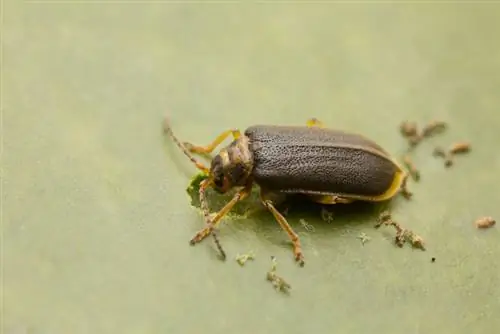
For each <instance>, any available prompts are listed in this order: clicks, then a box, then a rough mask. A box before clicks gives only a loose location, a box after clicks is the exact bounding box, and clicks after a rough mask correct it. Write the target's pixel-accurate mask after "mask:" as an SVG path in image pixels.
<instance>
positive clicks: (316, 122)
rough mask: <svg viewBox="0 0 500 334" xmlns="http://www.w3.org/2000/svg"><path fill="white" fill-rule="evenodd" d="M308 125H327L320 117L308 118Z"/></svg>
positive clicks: (321, 126) (319, 126)
mask: <svg viewBox="0 0 500 334" xmlns="http://www.w3.org/2000/svg"><path fill="white" fill-rule="evenodd" d="M307 126H308V127H310V128H312V127H316V128H323V127H325V125H324V124H323V122H321V121H320V120H319V119H317V118H310V119H308V120H307Z"/></svg>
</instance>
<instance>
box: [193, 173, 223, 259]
mask: <svg viewBox="0 0 500 334" xmlns="http://www.w3.org/2000/svg"><path fill="white" fill-rule="evenodd" d="M211 183H212V181H211V180H210V179H205V180H203V181H201V184H200V190H199V195H200V204H201V210H202V211H203V216H204V218H205V222H206V223H207V224H209V223H210V210H209V209H208V203H207V197H206V193H205V191H206V190H207V188H208V187H209V186H210V184H211ZM211 234H212V237H213V239H214V242H215V246H217V249H218V250H219V253H220V255H221V257H222V259H223V260H225V259H226V252H225V251H224V249H223V248H222V245H221V243H220V241H219V238H218V237H217V234H216V233H215V231H212V233H211Z"/></svg>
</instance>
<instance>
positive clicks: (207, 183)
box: [164, 117, 411, 266]
mask: <svg viewBox="0 0 500 334" xmlns="http://www.w3.org/2000/svg"><path fill="white" fill-rule="evenodd" d="M164 130H165V132H166V133H167V134H169V135H170V137H171V138H172V139H173V141H174V142H175V143H176V144H177V146H178V147H179V148H180V149H181V150H182V151H183V153H184V154H185V155H186V156H187V157H188V158H189V159H190V160H191V161H192V162H193V163H194V164H195V165H196V167H197V168H198V169H199V170H201V171H202V172H204V173H205V174H206V175H208V178H207V179H205V180H204V181H202V183H201V184H200V192H199V194H200V203H201V207H202V209H203V212H204V217H205V220H206V223H207V225H206V227H205V228H203V229H201V230H200V231H199V232H198V233H197V234H196V235H195V236H194V237H193V238H192V239H191V241H190V243H191V245H194V244H196V243H199V242H200V241H202V240H203V239H205V238H206V237H207V236H208V235H210V234H211V233H212V232H213V231H214V229H215V227H216V226H217V225H218V224H219V222H220V221H221V218H222V217H223V216H224V215H225V214H227V213H228V212H229V211H230V210H231V208H232V207H233V206H234V205H235V204H236V203H237V202H238V201H241V200H243V199H245V198H246V197H247V196H248V195H249V194H250V192H251V189H252V186H253V184H254V183H256V184H257V185H259V187H260V198H261V201H262V204H263V205H264V206H265V207H266V208H267V209H268V210H269V211H270V212H271V213H272V215H273V216H274V218H275V219H276V221H277V222H278V223H279V225H280V226H281V228H282V229H283V230H284V231H285V232H286V233H287V234H288V236H289V237H290V239H291V242H292V245H293V252H294V255H295V260H296V261H297V262H298V263H299V264H300V265H301V266H302V265H304V256H303V254H302V248H301V243H300V240H299V237H298V235H297V233H295V231H294V230H293V229H292V228H291V226H290V225H289V224H288V222H287V221H286V219H285V218H284V217H283V215H282V214H281V213H280V212H279V211H278V210H277V209H276V207H275V203H273V201H272V200H271V199H270V197H271V196H269V195H271V194H280V195H284V196H286V195H290V194H304V195H306V196H308V197H309V198H310V199H311V200H312V201H314V202H317V203H321V204H336V203H344V204H347V203H351V202H353V201H370V202H380V201H386V200H389V199H391V198H392V197H394V196H395V195H396V194H397V193H398V192H399V191H400V190H401V191H403V192H406V193H407V194H411V193H409V192H408V191H407V190H406V180H407V178H408V173H407V172H406V171H405V170H404V169H403V168H402V167H401V165H400V164H399V163H398V162H397V161H396V160H395V159H393V158H392V157H391V156H390V155H389V154H388V153H387V151H385V150H384V149H383V148H382V147H380V146H379V145H378V144H376V143H375V142H373V141H371V140H369V139H367V138H365V137H363V136H361V135H358V134H354V133H348V132H344V131H340V130H334V129H328V128H325V127H324V126H323V124H322V123H321V122H320V121H319V120H317V119H315V118H313V119H310V120H309V121H307V124H306V125H304V126H274V125H255V126H251V127H249V128H247V129H246V130H245V132H244V133H243V134H242V133H241V132H240V130H238V129H232V130H227V131H224V132H223V133H221V134H220V135H219V136H218V137H217V138H216V139H215V140H214V141H213V142H212V143H211V144H209V145H207V146H196V145H193V144H190V143H187V142H185V143H181V142H180V141H179V139H178V138H177V137H176V136H175V135H174V133H173V131H172V128H171V126H170V124H169V121H168V118H167V117H166V118H165V121H164ZM231 135H232V137H233V141H232V142H231V143H230V144H229V145H228V146H227V147H225V148H222V149H221V150H220V151H219V153H217V155H215V156H214V157H213V158H212V161H211V166H210V168H208V167H206V166H205V165H203V164H202V163H200V162H199V161H198V160H196V159H195V158H194V156H193V155H192V153H197V154H207V153H211V152H212V151H213V150H214V149H215V148H216V147H217V146H219V145H220V144H221V143H222V141H224V140H225V139H226V138H227V137H229V136H231ZM209 187H212V188H214V189H215V190H216V191H217V192H218V193H221V194H223V193H226V192H228V191H229V190H231V189H233V188H235V187H237V188H239V190H238V191H237V192H236V194H235V195H234V197H233V198H232V199H231V200H230V201H229V202H228V203H227V204H226V205H225V206H224V207H223V208H222V209H221V210H220V211H219V212H217V214H215V216H213V217H211V215H210V212H209V209H208V205H207V199H206V195H205V191H206V189H207V188H209Z"/></svg>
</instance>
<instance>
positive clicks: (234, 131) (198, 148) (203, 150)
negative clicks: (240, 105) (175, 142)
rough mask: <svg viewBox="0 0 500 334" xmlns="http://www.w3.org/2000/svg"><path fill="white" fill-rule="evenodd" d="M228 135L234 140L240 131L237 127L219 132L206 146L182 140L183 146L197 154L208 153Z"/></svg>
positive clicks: (239, 134)
mask: <svg viewBox="0 0 500 334" xmlns="http://www.w3.org/2000/svg"><path fill="white" fill-rule="evenodd" d="M230 135H232V136H233V138H234V139H235V140H236V139H238V138H240V137H241V132H240V130H238V129H231V130H227V131H224V132H223V133H221V134H220V135H219V136H217V138H215V140H214V141H213V142H212V143H211V144H209V145H207V146H196V145H193V144H191V143H188V142H184V146H185V147H186V148H187V149H188V151H189V152H191V153H198V154H210V153H212V151H213V150H214V149H215V148H216V147H217V146H219V145H220V143H222V142H223V141H224V139H226V138H227V137H229V136H230Z"/></svg>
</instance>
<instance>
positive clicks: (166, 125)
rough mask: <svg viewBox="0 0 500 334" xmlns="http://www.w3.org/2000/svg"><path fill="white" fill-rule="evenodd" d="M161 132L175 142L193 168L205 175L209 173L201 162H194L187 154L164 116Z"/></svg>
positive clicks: (189, 154) (190, 155) (191, 156)
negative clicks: (193, 165)
mask: <svg viewBox="0 0 500 334" xmlns="http://www.w3.org/2000/svg"><path fill="white" fill-rule="evenodd" d="M163 130H164V131H165V132H166V133H167V134H168V135H169V136H170V137H171V138H172V140H173V141H174V142H175V144H176V145H177V146H178V147H179V148H180V149H181V151H182V152H183V153H184V155H186V156H187V157H188V158H189V160H191V162H192V163H193V164H195V166H196V167H197V168H198V169H199V170H201V171H203V172H205V174H208V173H209V169H208V168H207V167H205V165H203V164H202V163H201V162H199V161H198V160H196V159H195V158H194V157H193V155H192V154H191V153H189V151H188V150H187V148H186V147H185V146H184V145H183V144H182V143H181V142H180V141H179V139H178V138H177V137H176V136H175V135H174V132H173V131H172V127H171V126H170V122H169V120H168V116H165V119H164V121H163Z"/></svg>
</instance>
